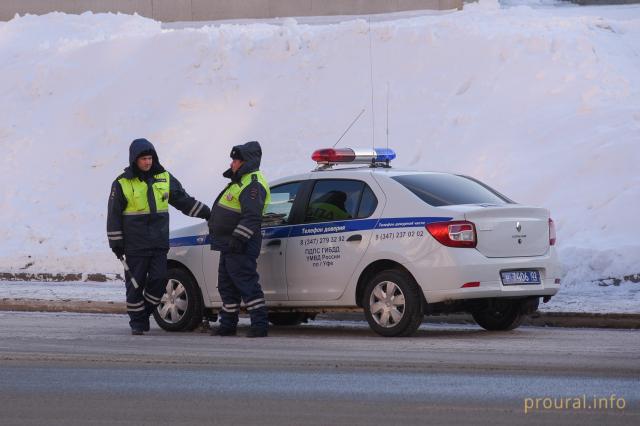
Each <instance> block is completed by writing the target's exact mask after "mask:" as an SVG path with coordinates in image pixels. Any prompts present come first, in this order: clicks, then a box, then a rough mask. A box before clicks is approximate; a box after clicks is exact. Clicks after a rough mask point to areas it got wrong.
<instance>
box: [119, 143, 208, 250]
mask: <svg viewBox="0 0 640 426" xmlns="http://www.w3.org/2000/svg"><path fill="white" fill-rule="evenodd" d="M146 151H148V152H150V153H151V155H152V156H153V166H152V168H151V170H150V171H149V172H147V173H144V172H141V171H140V170H139V169H138V167H137V166H136V159H137V158H138V156H139V155H140V154H141V153H143V152H146ZM169 204H171V205H172V206H173V207H175V208H176V209H178V210H180V211H181V212H182V213H184V214H186V215H188V216H193V217H199V218H202V219H205V220H207V219H209V216H210V210H209V207H207V206H206V205H204V204H203V203H201V202H200V201H197V200H196V199H194V198H193V197H191V196H190V195H189V194H187V192H186V191H185V190H184V188H182V185H181V184H180V182H179V181H178V179H176V178H175V177H173V176H172V175H171V174H170V173H169V172H167V171H165V169H164V167H162V165H161V164H160V161H159V160H158V155H157V154H156V151H155V148H154V147H153V145H152V144H151V142H149V141H148V140H146V139H136V140H135V141H133V143H132V144H131V147H130V148H129V167H127V168H126V169H124V173H122V174H121V175H120V176H118V178H117V179H116V180H115V181H114V182H113V184H112V185H111V195H110V196H109V205H108V212H107V237H108V239H109V246H110V247H111V248H114V247H124V250H125V254H126V255H130V256H149V255H153V254H156V253H158V252H162V251H165V252H166V251H167V250H168V249H169V211H168V205H169Z"/></svg>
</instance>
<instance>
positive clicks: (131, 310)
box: [127, 306, 145, 312]
mask: <svg viewBox="0 0 640 426" xmlns="http://www.w3.org/2000/svg"><path fill="white" fill-rule="evenodd" d="M144 310H145V307H144V306H140V307H139V308H127V311H128V312H142V311H144Z"/></svg>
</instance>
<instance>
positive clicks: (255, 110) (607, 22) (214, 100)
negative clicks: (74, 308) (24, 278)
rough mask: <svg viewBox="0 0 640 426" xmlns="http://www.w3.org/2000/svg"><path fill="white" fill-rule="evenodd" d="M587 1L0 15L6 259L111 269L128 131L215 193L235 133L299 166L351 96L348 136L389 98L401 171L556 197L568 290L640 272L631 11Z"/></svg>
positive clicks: (638, 58)
mask: <svg viewBox="0 0 640 426" xmlns="http://www.w3.org/2000/svg"><path fill="white" fill-rule="evenodd" d="M594 9H595V8H578V7H571V8H560V9H557V10H556V9H544V8H536V9H531V8H529V7H524V6H517V7H510V8H506V9H501V8H499V7H498V6H497V3H496V2H493V3H492V2H482V3H480V4H479V5H467V6H465V10H464V11H461V12H456V13H450V14H439V15H432V16H422V17H413V18H410V19H400V20H393V21H383V22H372V23H371V24H370V23H369V22H367V21H365V20H361V19H360V20H352V21H347V22H342V23H338V24H331V25H327V24H325V25H301V24H298V23H297V22H296V21H295V20H292V19H290V20H286V21H285V23H284V24H283V25H269V24H264V23H263V24H252V25H223V26H207V27H203V28H199V29H181V30H166V29H162V28H161V25H160V23H158V22H154V21H152V20H149V19H146V18H142V17H139V16H128V15H113V14H91V13H87V14H83V15H80V16H74V15H64V14H58V13H54V14H49V15H45V16H40V17H36V16H26V17H19V18H15V19H13V20H12V21H9V22H8V23H0V152H1V153H2V154H1V155H0V170H2V171H3V179H4V184H3V185H2V187H1V188H0V241H1V243H0V272H9V271H14V272H17V271H20V270H24V271H26V272H35V271H47V272H105V273H114V272H120V269H121V267H120V264H119V263H118V262H117V261H116V260H115V258H114V257H113V255H112V254H111V253H110V251H109V250H108V248H107V241H106V236H105V210H106V204H107V196H108V192H109V187H110V184H111V182H112V180H113V179H114V178H115V177H116V176H117V175H118V174H119V173H120V171H121V170H122V168H123V167H124V166H125V165H126V162H127V156H128V153H127V150H128V145H129V143H130V141H131V140H132V139H134V138H137V137H147V138H148V139H149V140H151V141H152V142H153V143H154V144H155V145H156V148H157V149H158V152H159V155H160V159H161V161H162V163H163V164H164V165H165V166H166V167H167V168H168V169H169V170H170V171H171V172H172V173H173V174H174V175H175V176H176V177H178V179H180V180H181V181H182V183H183V185H184V186H185V188H186V189H187V190H188V191H189V192H190V193H191V194H192V195H194V196H195V197H196V198H198V199H200V200H202V201H205V202H207V203H210V202H211V201H212V199H213V197H214V196H215V195H216V194H217V193H218V191H219V189H220V187H221V186H222V185H223V183H224V179H223V178H222V177H221V173H222V171H223V170H224V169H225V168H226V167H227V165H228V163H229V159H228V152H229V148H230V146H231V145H234V144H237V143H242V142H245V141H247V140H253V139H257V140H259V141H260V142H261V143H262V144H263V149H264V153H265V155H264V161H263V170H264V171H265V174H266V175H267V176H268V177H270V178H276V177H280V176H283V175H287V174H290V173H294V172H300V171H305V170H309V169H311V168H312V166H313V164H312V163H311V161H310V160H309V155H310V153H311V152H312V151H313V150H314V149H315V148H318V147H325V146H330V145H333V143H334V142H335V141H336V140H337V138H338V136H339V135H340V134H341V133H342V131H343V130H344V129H345V128H346V126H347V125H348V124H349V123H350V122H351V121H352V120H353V118H355V116H356V115H357V114H358V113H359V112H360V111H361V110H362V109H365V110H366V112H365V114H364V115H363V116H362V117H361V119H360V120H359V121H358V122H357V123H356V125H355V126H354V127H353V129H352V130H351V131H350V132H349V133H348V134H347V136H345V138H344V140H343V142H341V145H342V146H371V144H372V141H373V140H375V144H376V145H384V144H386V121H387V116H386V111H387V97H388V100H389V102H388V110H389V129H390V131H389V140H390V142H389V143H390V146H392V147H393V148H395V149H396V151H397V152H398V159H397V160H396V162H395V166H397V167H411V168H419V169H427V170H444V171H454V172H458V173H465V174H469V175H472V176H475V177H477V178H479V179H481V180H483V181H484V182H486V183H488V184H489V185H491V186H493V187H495V188H497V189H498V190H500V191H501V192H503V193H505V194H507V195H508V196H510V197H511V198H513V199H515V200H517V201H519V202H521V203H526V204H533V205H540V206H545V207H548V208H549V209H551V212H552V217H553V218H554V220H555V221H556V223H557V228H558V241H559V242H558V246H559V249H560V253H561V257H562V260H563V263H564V265H565V269H566V277H565V279H564V283H565V284H566V285H568V286H573V285H576V284H578V283H584V282H585V281H589V280H594V279H599V278H606V277H621V276H625V275H629V274H634V273H638V272H640V266H639V262H638V260H639V259H640V242H639V241H640V238H639V237H640V231H638V229H637V228H636V226H635V225H634V223H635V221H636V218H637V217H638V214H640V173H639V172H638V169H637V165H638V162H639V160H640V72H639V71H640V7H638V6H620V7H616V8H613V7H611V8H602V9H597V11H596V12H594ZM587 10H588V11H589V12H588V13H586V12H585V11H587ZM558 11H560V12H558ZM599 15H601V16H599ZM370 47H371V49H370ZM372 69H373V91H372V85H371V80H372V78H371V75H370V73H371V70H372ZM372 92H373V93H372ZM372 94H373V99H372ZM372 104H373V110H372ZM172 221H173V222H172V226H173V227H177V226H182V225H185V224H192V223H196V221H194V220H193V219H189V218H185V217H183V216H182V215H181V214H180V213H178V212H176V211H173V213H172Z"/></svg>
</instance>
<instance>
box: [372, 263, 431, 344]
mask: <svg viewBox="0 0 640 426" xmlns="http://www.w3.org/2000/svg"><path fill="white" fill-rule="evenodd" d="M362 306H363V307H364V313H365V317H366V318H367V322H368V323H369V326H370V327H371V329H372V330H373V331H375V332H376V333H378V334H380V335H381V336H385V337H401V336H411V335H412V334H413V333H415V331H416V330H417V329H418V327H419V326H420V324H421V323H422V319H423V317H424V312H423V306H422V296H421V294H420V288H419V287H418V284H417V283H416V282H415V280H414V279H413V277H411V276H410V275H409V274H407V273H406V272H403V271H399V270H395V269H392V270H386V271H382V272H379V273H377V274H376V275H375V276H374V277H373V278H372V279H371V280H370V281H369V283H368V284H367V286H366V287H365V290H364V294H363V299H362Z"/></svg>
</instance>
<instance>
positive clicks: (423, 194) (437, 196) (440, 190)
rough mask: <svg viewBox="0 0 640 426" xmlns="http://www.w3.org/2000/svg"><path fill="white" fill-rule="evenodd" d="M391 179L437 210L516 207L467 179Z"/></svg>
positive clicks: (443, 176)
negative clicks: (462, 205)
mask: <svg viewBox="0 0 640 426" xmlns="http://www.w3.org/2000/svg"><path fill="white" fill-rule="evenodd" d="M392 179H393V180H395V181H397V182H398V183H400V184H401V185H402V186H404V187H405V188H407V189H408V190H409V191H411V192H413V193H414V194H415V195H417V196H418V197H419V198H420V199H421V200H422V201H424V202H425V203H427V204H430V205H432V206H434V207H440V206H453V205H458V204H506V203H513V201H511V200H509V199H508V198H507V197H505V196H504V195H501V194H500V193H499V192H497V191H495V190H493V189H491V188H490V187H488V186H486V185H485V184H483V183H481V182H479V181H477V180H475V179H472V178H469V177H466V176H459V175H450V174H444V173H422V174H414V175H400V176H394V177H392Z"/></svg>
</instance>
